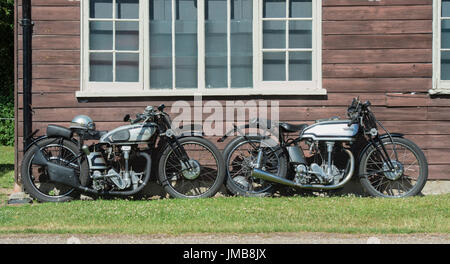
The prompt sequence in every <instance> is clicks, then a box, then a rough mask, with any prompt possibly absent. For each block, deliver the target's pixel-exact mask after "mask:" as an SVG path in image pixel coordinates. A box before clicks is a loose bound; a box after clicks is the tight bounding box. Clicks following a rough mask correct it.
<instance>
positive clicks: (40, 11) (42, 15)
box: [18, 1, 80, 21]
mask: <svg viewBox="0 0 450 264" xmlns="http://www.w3.org/2000/svg"><path fill="white" fill-rule="evenodd" d="M67 2H69V1H67ZM18 17H19V18H21V17H22V9H21V8H19V9H18ZM32 18H33V21H44V20H45V21H80V7H79V6H70V5H67V6H66V5H61V6H38V5H33V8H32Z"/></svg>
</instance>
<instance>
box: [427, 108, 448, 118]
mask: <svg viewBox="0 0 450 264" xmlns="http://www.w3.org/2000/svg"><path fill="white" fill-rule="evenodd" d="M427 119H428V120H450V108H449V107H429V108H428V115H427Z"/></svg>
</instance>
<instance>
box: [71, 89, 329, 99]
mask: <svg viewBox="0 0 450 264" xmlns="http://www.w3.org/2000/svg"><path fill="white" fill-rule="evenodd" d="M326 94H327V90H325V89H300V90H297V91H296V90H282V89H279V90H276V89H271V90H258V89H207V90H202V91H200V90H197V89H185V90H183V89H177V90H169V89H167V90H151V91H150V90H147V91H142V90H140V91H132V90H128V91H111V90H109V91H106V90H91V91H78V92H76V97H81V98H83V97H145V96H149V97H162V96H172V97H173V96H199V95H201V96H246V95H326Z"/></svg>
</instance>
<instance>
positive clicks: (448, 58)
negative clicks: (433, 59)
mask: <svg viewBox="0 0 450 264" xmlns="http://www.w3.org/2000/svg"><path fill="white" fill-rule="evenodd" d="M441 80H450V52H449V51H443V52H441Z"/></svg>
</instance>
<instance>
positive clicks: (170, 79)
mask: <svg viewBox="0 0 450 264" xmlns="http://www.w3.org/2000/svg"><path fill="white" fill-rule="evenodd" d="M20 18H21V0H16V22H19V21H20ZM32 19H33V21H34V23H35V25H34V33H33V68H32V69H33V78H32V92H33V95H32V108H33V130H34V129H41V132H40V133H41V134H42V133H44V131H45V127H46V126H47V124H49V123H53V124H60V125H68V124H69V122H70V120H71V119H72V118H73V117H74V116H75V115H77V114H86V115H89V116H90V117H92V118H93V119H94V120H95V122H96V124H97V128H99V129H111V128H113V127H115V126H118V125H121V124H123V122H121V120H122V117H123V116H124V115H125V114H127V113H137V112H141V111H142V110H143V108H144V106H147V105H158V104H160V103H165V104H166V105H167V106H169V108H168V112H169V113H170V106H171V105H172V103H174V102H175V101H177V100H186V101H192V100H193V96H194V95H195V94H202V96H203V101H204V102H205V101H208V100H217V101H219V102H225V101H227V100H233V101H235V100H243V101H246V100H278V101H279V105H280V110H281V112H280V118H281V120H283V121H291V122H293V123H300V122H308V123H311V122H313V121H314V120H316V119H319V118H326V117H331V116H336V115H338V116H341V117H345V111H346V108H347V106H348V104H349V103H350V102H351V99H352V98H353V97H356V96H360V98H361V99H362V100H370V101H371V102H372V104H373V105H374V107H373V110H374V112H375V114H376V116H377V117H378V118H379V119H380V120H381V121H382V122H383V123H384V124H385V126H386V128H388V129H389V130H390V131H391V132H399V133H404V134H406V137H408V138H410V139H412V140H413V141H414V142H416V143H417V144H418V145H419V146H420V147H421V148H422V149H423V150H424V152H425V153H426V156H427V158H428V162H429V178H430V179H432V180H438V179H439V180H450V98H449V97H448V96H447V95H446V94H450V33H449V32H450V1H448V0H309V1H308V0H32ZM17 25H18V24H17ZM15 43H16V65H15V68H16V89H15V91H16V117H17V119H16V134H15V136H16V150H17V151H16V153H17V154H16V161H18V162H16V164H20V163H19V162H20V159H21V157H22V155H23V153H22V151H23V149H22V140H23V135H22V134H23V132H22V131H23V122H22V121H23V119H22V109H23V104H22V65H21V64H22V54H23V53H22V37H21V27H20V26H17V27H16V39H15ZM16 166H17V165H16ZM17 171H18V170H17V169H16V172H17Z"/></svg>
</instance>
